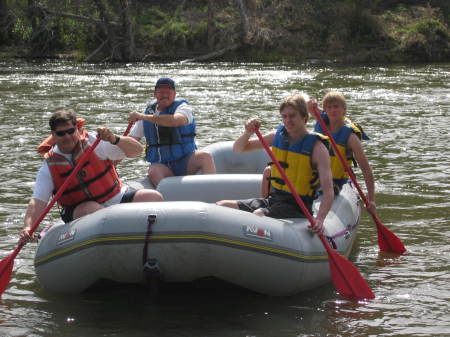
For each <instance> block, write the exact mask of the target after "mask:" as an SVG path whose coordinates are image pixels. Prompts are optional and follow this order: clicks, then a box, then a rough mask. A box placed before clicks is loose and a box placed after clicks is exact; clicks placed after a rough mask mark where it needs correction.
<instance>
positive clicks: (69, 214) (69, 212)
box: [60, 190, 137, 223]
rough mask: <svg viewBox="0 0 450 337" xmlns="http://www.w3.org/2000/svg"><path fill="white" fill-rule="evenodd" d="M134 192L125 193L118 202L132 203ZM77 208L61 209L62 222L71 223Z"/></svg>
mask: <svg viewBox="0 0 450 337" xmlns="http://www.w3.org/2000/svg"><path fill="white" fill-rule="evenodd" d="M136 192H137V191H136V190H134V191H128V192H125V194H124V195H123V196H122V199H121V200H120V203H121V204H126V203H128V202H132V201H133V199H134V195H135V194H136ZM77 206H78V205H76V206H70V207H67V208H63V210H62V211H61V213H60V214H61V219H62V221H64V222H65V223H68V222H71V221H72V220H73V212H74V211H75V208H76V207H77Z"/></svg>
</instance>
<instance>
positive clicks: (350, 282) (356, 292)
mask: <svg viewBox="0 0 450 337" xmlns="http://www.w3.org/2000/svg"><path fill="white" fill-rule="evenodd" d="M329 259H330V272H331V278H332V280H333V283H334V286H335V288H336V290H337V291H338V293H339V294H341V295H342V296H344V297H348V298H351V299H355V298H357V299H373V298H375V295H374V293H373V292H372V289H370V287H369V285H368V284H367V282H366V280H364V278H363V277H362V276H361V274H360V273H359V271H358V269H357V268H356V267H355V266H354V265H353V264H352V263H351V262H350V261H349V260H347V259H345V258H344V257H343V256H341V255H339V254H337V253H334V254H333V255H332V256H330V255H329Z"/></svg>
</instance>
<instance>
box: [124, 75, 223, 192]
mask: <svg viewBox="0 0 450 337" xmlns="http://www.w3.org/2000/svg"><path fill="white" fill-rule="evenodd" d="M154 96H155V98H156V100H154V101H152V102H150V103H149V104H148V105H147V108H146V109H145V112H144V113H139V112H135V111H132V112H130V114H129V119H130V121H138V122H137V123H136V124H135V125H134V127H133V128H132V129H131V132H130V136H132V137H134V138H135V139H136V140H138V141H139V140H140V139H141V138H142V137H144V136H145V139H146V141H147V148H146V151H145V152H146V159H147V161H148V162H149V163H150V164H151V165H150V167H149V169H148V176H149V178H150V181H151V182H152V183H153V185H154V186H157V185H158V184H159V182H160V181H161V179H163V178H165V177H171V176H184V175H189V174H196V173H197V172H198V171H201V172H202V173H203V174H214V173H216V166H215V165H214V161H213V159H212V156H211V154H210V153H208V152H205V151H200V150H197V146H196V145H195V132H196V131H195V129H196V127H195V119H194V116H193V112H192V108H191V107H190V105H189V104H188V102H187V101H186V100H185V99H181V98H179V99H175V96H176V92H175V82H174V81H173V80H172V79H171V78H168V77H162V78H160V79H159V80H158V81H157V82H156V85H155V91H154Z"/></svg>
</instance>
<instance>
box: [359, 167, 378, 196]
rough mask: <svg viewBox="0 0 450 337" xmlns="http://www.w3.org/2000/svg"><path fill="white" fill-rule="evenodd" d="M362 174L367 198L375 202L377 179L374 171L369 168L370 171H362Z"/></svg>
mask: <svg viewBox="0 0 450 337" xmlns="http://www.w3.org/2000/svg"><path fill="white" fill-rule="evenodd" d="M362 172H363V176H364V182H365V184H366V189H367V198H368V199H369V201H373V202H375V179H374V177H373V173H372V170H371V169H370V167H369V168H368V169H365V170H362Z"/></svg>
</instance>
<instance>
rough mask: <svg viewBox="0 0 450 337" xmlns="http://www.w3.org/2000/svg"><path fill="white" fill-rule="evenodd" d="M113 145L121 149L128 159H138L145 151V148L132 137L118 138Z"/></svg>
mask: <svg viewBox="0 0 450 337" xmlns="http://www.w3.org/2000/svg"><path fill="white" fill-rule="evenodd" d="M117 137H119V138H120V139H119V140H118V142H117V143H116V144H114V143H115V142H116V141H117ZM111 143H112V144H114V145H116V146H117V147H119V148H120V149H121V150H122V151H123V153H125V155H126V156H127V157H128V158H134V157H137V156H139V155H140V154H141V153H142V151H143V150H144V146H143V145H142V144H141V143H139V142H138V141H137V140H136V139H135V138H133V137H130V136H116V138H115V140H114V142H111Z"/></svg>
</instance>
